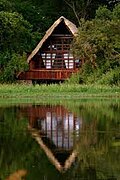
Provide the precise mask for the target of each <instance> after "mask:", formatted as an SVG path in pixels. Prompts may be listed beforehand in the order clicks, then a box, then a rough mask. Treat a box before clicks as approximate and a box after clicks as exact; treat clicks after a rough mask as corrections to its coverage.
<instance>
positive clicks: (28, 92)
mask: <svg viewBox="0 0 120 180" xmlns="http://www.w3.org/2000/svg"><path fill="white" fill-rule="evenodd" d="M85 97H114V98H120V88H119V87H118V86H112V87H110V86H102V85H96V86H94V85H78V84H76V85H73V84H60V85H58V84H52V85H40V86H39V85H36V86H33V85H23V84H0V98H1V99H2V98H4V99H5V98H17V99H22V98H27V99H29V98H34V99H37V100H38V99H42V98H48V99H49V98H53V99H55V98H60V99H61V98H62V99H71V98H85Z"/></svg>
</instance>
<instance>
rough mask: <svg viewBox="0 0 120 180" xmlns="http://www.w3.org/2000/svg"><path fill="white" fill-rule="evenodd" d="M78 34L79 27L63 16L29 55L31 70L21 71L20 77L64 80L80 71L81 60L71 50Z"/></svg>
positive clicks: (25, 78)
mask: <svg viewBox="0 0 120 180" xmlns="http://www.w3.org/2000/svg"><path fill="white" fill-rule="evenodd" d="M76 34H77V27H76V26H75V25H74V24H73V23H72V22H70V21H69V20H68V19H66V18H65V17H63V16H61V17H60V18H59V19H58V20H57V21H55V22H54V24H53V25H52V26H51V27H50V28H49V29H48V31H47V32H46V34H45V35H44V37H43V39H42V40H41V41H40V42H39V43H38V45H37V46H36V48H35V49H34V50H33V51H32V52H31V54H30V55H29V56H28V59H27V62H28V63H29V70H28V71H26V72H21V73H19V75H18V79H20V80H32V81H38V82H42V81H43V82H44V81H45V82H47V81H64V80H66V79H67V78H69V77H70V76H71V74H73V73H76V72H78V69H79V66H80V61H79V60H78V59H75V58H74V57H73V55H72V54H71V52H70V46H71V42H72V40H73V37H74V36H76Z"/></svg>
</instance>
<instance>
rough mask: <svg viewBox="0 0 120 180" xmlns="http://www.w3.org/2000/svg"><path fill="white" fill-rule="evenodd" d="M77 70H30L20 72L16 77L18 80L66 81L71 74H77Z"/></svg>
mask: <svg viewBox="0 0 120 180" xmlns="http://www.w3.org/2000/svg"><path fill="white" fill-rule="evenodd" d="M77 72H78V69H62V70H60V69H59V70H57V69H54V70H53V69H49V70H48V69H44V70H38V69H32V70H30V71H26V72H21V73H20V74H19V75H18V79H19V80H58V81H59V80H66V79H68V78H70V76H71V75H72V74H73V73H77Z"/></svg>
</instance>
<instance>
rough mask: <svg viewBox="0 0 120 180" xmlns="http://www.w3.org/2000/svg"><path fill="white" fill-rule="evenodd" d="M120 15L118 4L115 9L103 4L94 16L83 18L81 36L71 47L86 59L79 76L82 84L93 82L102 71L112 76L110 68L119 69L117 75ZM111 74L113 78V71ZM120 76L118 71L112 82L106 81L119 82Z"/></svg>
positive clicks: (79, 56) (119, 53) (119, 55)
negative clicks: (90, 18) (88, 19)
mask: <svg viewBox="0 0 120 180" xmlns="http://www.w3.org/2000/svg"><path fill="white" fill-rule="evenodd" d="M119 14H120V5H119V4H118V5H117V6H116V7H115V8H114V9H113V11H112V12H111V11H110V10H108V9H107V8H106V7H105V6H104V7H100V8H99V9H98V10H97V12H96V18H95V19H93V20H91V21H84V20H83V19H82V20H81V26H80V28H79V30H78V36H76V38H75V39H74V43H73V47H72V50H73V53H74V55H75V56H76V57H77V58H79V59H81V61H82V62H84V63H83V64H82V73H81V75H80V76H81V77H80V78H81V79H82V82H83V83H87V82H89V83H90V82H91V83H94V81H95V80H97V79H99V77H98V76H100V77H101V76H102V74H106V75H108V79H109V78H110V75H109V73H108V74H107V72H108V71H109V70H111V69H113V71H114V72H115V71H116V72H115V74H118V70H114V69H116V68H118V69H119V66H120V38H119V37H120V31H119V29H120V19H119ZM110 74H111V78H112V73H110ZM113 74H114V73H113ZM87 77H88V78H87ZM91 77H92V80H91V81H90V78H91ZM119 78H120V77H119V74H118V75H115V78H112V79H113V80H111V81H112V82H110V80H109V81H107V78H106V83H108V84H109V85H110V84H114V83H115V84H119ZM88 79H89V80H88ZM115 79H116V80H115ZM101 82H103V81H99V83H101ZM106 83H105V84H106Z"/></svg>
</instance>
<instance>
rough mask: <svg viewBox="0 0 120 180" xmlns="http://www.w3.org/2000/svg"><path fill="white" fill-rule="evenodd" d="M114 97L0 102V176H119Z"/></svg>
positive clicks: (30, 179)
mask: <svg viewBox="0 0 120 180" xmlns="http://www.w3.org/2000/svg"><path fill="white" fill-rule="evenodd" d="M119 152H120V101H119V100H109V99H105V100H103V99H102V100H88V99H82V100H76V99H74V100H65V101H59V102H54V103H53V102H52V101H51V102H50V101H49V102H43V103H42V102H41V103H35V102H34V103H21V104H15V103H14V104H13V103H8V104H2V105H0V180H11V179H12V180H13V179H14V180H17V179H20V178H23V179H26V180H39V179H40V180H54V179H58V180H61V179H62V180H67V179H68V180H74V179H77V180H78V179H80V180H119V179H120V153H119Z"/></svg>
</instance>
